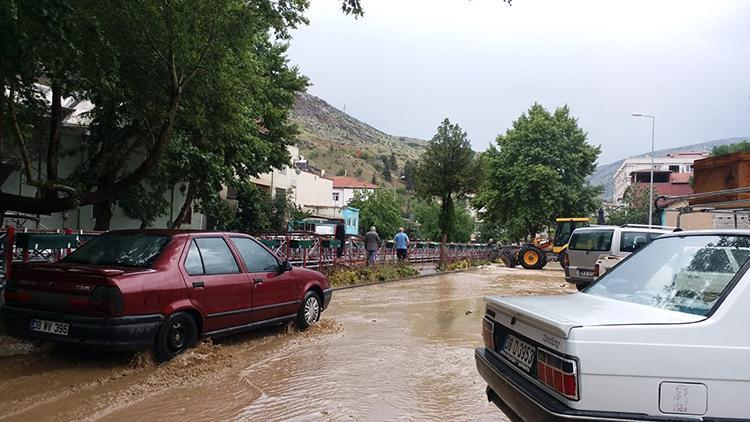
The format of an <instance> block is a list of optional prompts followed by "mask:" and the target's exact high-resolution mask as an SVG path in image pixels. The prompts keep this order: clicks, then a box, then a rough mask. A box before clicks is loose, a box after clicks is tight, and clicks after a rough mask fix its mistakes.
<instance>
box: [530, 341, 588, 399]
mask: <svg viewBox="0 0 750 422" xmlns="http://www.w3.org/2000/svg"><path fill="white" fill-rule="evenodd" d="M536 357H537V361H536V369H537V378H539V381H541V382H542V383H544V384H545V385H547V386H548V387H550V388H551V389H553V390H555V391H556V392H558V393H560V394H561V395H562V396H563V397H566V398H569V399H571V400H578V370H577V366H576V362H575V361H574V360H571V359H565V358H563V357H561V356H558V355H555V354H553V353H551V352H547V351H546V350H543V349H541V348H540V349H537V353H536Z"/></svg>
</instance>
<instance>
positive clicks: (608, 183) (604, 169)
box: [588, 137, 748, 200]
mask: <svg viewBox="0 0 750 422" xmlns="http://www.w3.org/2000/svg"><path fill="white" fill-rule="evenodd" d="M743 139H748V138H747V137H740V138H725V139H716V140H713V141H708V142H703V143H699V144H692V145H685V146H681V147H677V148H668V149H660V150H657V151H654V156H660V155H666V154H669V153H671V152H678V151H711V149H712V148H713V147H715V146H719V145H727V144H734V143H737V142H740V141H741V140H743ZM646 155H648V154H640V155H633V156H630V157H627V158H635V157H645V156H646ZM627 158H625V159H622V160H619V161H615V162H614V163H610V164H605V165H602V166H599V167H597V168H596V171H595V172H594V174H592V175H591V176H589V178H588V180H589V183H590V184H592V185H603V186H604V194H603V197H604V198H605V199H606V200H611V199H612V195H614V184H613V182H612V178H613V177H614V175H615V172H616V171H617V169H618V168H620V166H621V165H622V162H623V161H625V160H626V159H627Z"/></svg>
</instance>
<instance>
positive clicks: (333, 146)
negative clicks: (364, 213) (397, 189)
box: [292, 93, 427, 184]
mask: <svg viewBox="0 0 750 422" xmlns="http://www.w3.org/2000/svg"><path fill="white" fill-rule="evenodd" d="M292 120H293V121H294V122H295V123H296V124H297V126H298V128H299V132H300V133H299V135H297V145H298V146H299V148H300V153H301V154H302V155H304V157H305V158H307V159H308V160H309V161H310V163H311V164H312V165H313V166H315V167H317V168H320V169H323V170H325V172H326V175H329V176H334V175H344V174H345V173H346V175H348V176H356V177H359V178H361V179H363V180H365V181H368V182H369V181H371V180H372V179H373V176H374V178H375V180H376V183H378V184H380V183H384V182H385V183H388V182H387V181H386V180H384V179H385V176H384V174H383V173H384V172H383V169H384V166H386V165H387V166H388V167H389V168H390V172H389V173H390V174H391V180H393V181H396V180H398V178H399V176H400V174H401V171H402V169H403V166H404V163H406V161H407V160H414V159H416V158H417V157H419V155H420V154H421V153H422V152H423V151H424V149H425V147H426V145H427V142H426V141H424V140H421V139H416V138H409V137H404V136H394V135H389V134H387V133H385V132H382V131H380V130H378V129H375V128H374V127H372V126H370V125H368V124H367V123H364V122H361V121H359V120H357V119H355V118H354V117H352V116H350V115H348V114H346V113H344V112H343V111H341V110H339V109H337V108H336V107H334V106H332V105H330V104H328V103H327V102H325V101H323V100H322V99H320V98H318V97H316V96H314V95H310V94H306V93H305V94H302V95H300V96H299V97H298V98H297V103H296V104H295V107H294V111H293V113H292ZM391 156H393V158H391ZM384 157H387V158H385V159H384ZM386 161H388V162H389V164H385V162H386ZM393 161H395V164H396V166H395V168H393V167H394V166H393V165H392V164H390V163H392V162H393Z"/></svg>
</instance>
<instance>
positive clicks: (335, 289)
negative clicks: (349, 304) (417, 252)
mask: <svg viewBox="0 0 750 422" xmlns="http://www.w3.org/2000/svg"><path fill="white" fill-rule="evenodd" d="M475 268H479V267H470V268H467V269H465V270H453V271H443V272H437V273H434V274H424V275H415V276H413V277H404V278H394V279H391V280H383V281H372V282H369V283H361V284H352V285H350V286H339V287H334V288H333V290H334V291H337V290H349V289H355V288H357V287H369V286H377V285H379V284H386V283H395V282H397V281H412V280H419V279H422V278H427V277H435V276H438V275H445V274H455V273H463V272H466V271H469V270H473V269H475Z"/></svg>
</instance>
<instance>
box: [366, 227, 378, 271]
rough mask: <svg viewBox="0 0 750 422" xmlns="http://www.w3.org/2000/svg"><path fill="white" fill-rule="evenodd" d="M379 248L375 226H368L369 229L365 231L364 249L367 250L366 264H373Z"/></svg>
mask: <svg viewBox="0 0 750 422" xmlns="http://www.w3.org/2000/svg"><path fill="white" fill-rule="evenodd" d="M379 248H380V236H378V232H377V231H375V226H372V227H370V231H369V232H367V233H365V250H367V265H372V264H375V261H376V260H377V257H378V249H379Z"/></svg>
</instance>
